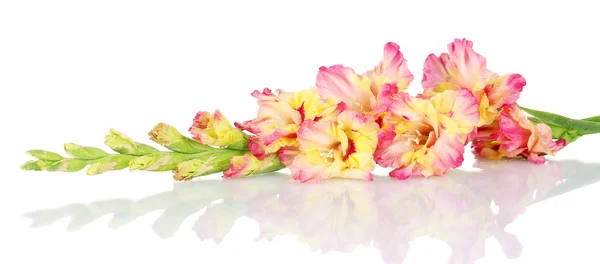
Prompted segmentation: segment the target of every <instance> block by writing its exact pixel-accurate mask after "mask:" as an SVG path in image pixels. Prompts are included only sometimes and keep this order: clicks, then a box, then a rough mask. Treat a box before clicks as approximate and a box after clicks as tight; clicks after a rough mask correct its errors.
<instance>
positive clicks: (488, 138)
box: [473, 106, 566, 163]
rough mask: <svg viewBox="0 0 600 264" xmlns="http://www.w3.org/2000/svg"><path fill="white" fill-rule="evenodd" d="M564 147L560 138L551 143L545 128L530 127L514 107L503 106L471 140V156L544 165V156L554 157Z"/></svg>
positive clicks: (548, 130) (519, 111) (535, 125)
mask: <svg viewBox="0 0 600 264" xmlns="http://www.w3.org/2000/svg"><path fill="white" fill-rule="evenodd" d="M565 145H566V141H565V140H564V139H562V138H561V139H559V140H557V141H553V140H552V130H551V129H550V127H548V125H546V124H543V123H540V124H533V123H532V122H531V121H529V120H528V119H527V117H526V116H525V114H524V113H523V111H521V110H520V109H518V108H517V107H516V106H505V107H504V108H503V109H502V111H501V113H500V116H499V117H498V119H497V120H495V121H494V122H493V123H492V124H491V125H488V126H484V127H482V128H481V129H479V130H478V133H477V136H476V137H475V139H474V140H473V148H474V150H475V154H476V155H478V156H482V157H485V158H489V159H500V158H503V157H506V158H515V157H524V158H527V159H529V160H530V161H532V162H534V163H544V162H546V158H544V155H547V154H550V155H555V154H556V152H557V151H559V150H560V149H562V148H563V147H564V146H565Z"/></svg>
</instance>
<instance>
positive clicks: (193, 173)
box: [173, 150, 244, 181]
mask: <svg viewBox="0 0 600 264" xmlns="http://www.w3.org/2000/svg"><path fill="white" fill-rule="evenodd" d="M243 153H244V152H243V151H236V150H222V151H218V152H217V153H214V154H211V155H205V156H202V157H198V158H195V159H191V160H187V161H183V162H180V163H178V164H177V166H176V167H175V170H174V171H175V175H173V179H175V180H177V181H187V180H191V179H193V178H195V177H199V176H204V175H209V174H213V173H217V172H222V171H224V170H226V169H228V168H229V165H230V160H231V158H232V157H233V156H237V155H242V154H243Z"/></svg>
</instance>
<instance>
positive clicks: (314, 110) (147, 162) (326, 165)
mask: <svg viewBox="0 0 600 264" xmlns="http://www.w3.org/2000/svg"><path fill="white" fill-rule="evenodd" d="M447 48H448V51H447V52H445V53H441V54H439V55H435V54H430V55H429V56H427V58H426V59H425V63H424V64H423V77H422V79H421V84H422V87H423V90H422V92H421V93H419V94H417V95H410V94H408V93H406V92H405V91H404V90H406V89H407V88H408V87H409V85H410V83H411V82H412V81H413V80H414V76H413V74H412V73H411V71H410V70H409V67H408V62H407V60H406V59H405V58H404V54H403V53H402V52H401V51H400V46H399V45H398V44H396V43H393V42H389V43H387V44H385V45H384V48H383V54H382V55H383V56H382V58H381V59H380V60H379V62H377V61H374V64H373V65H374V66H373V68H372V70H369V71H366V72H362V73H361V72H356V71H355V70H354V69H352V68H351V67H348V66H344V65H340V64H338V65H332V66H323V67H320V68H319V69H318V71H317V75H316V79H315V83H314V86H312V87H309V88H307V89H303V90H299V91H295V92H287V91H284V90H281V89H278V90H275V91H273V90H271V89H269V88H264V89H263V90H262V91H259V90H256V91H254V92H252V93H251V94H252V96H253V97H255V98H256V100H257V104H258V107H259V110H258V113H257V114H256V115H255V117H254V118H253V119H250V120H248V121H245V122H235V123H233V124H232V123H231V122H230V121H229V120H228V119H227V118H226V117H225V115H224V114H223V113H221V112H220V111H219V110H216V111H214V112H212V113H211V112H206V111H200V112H198V113H197V114H196V115H195V117H194V118H193V120H192V122H191V126H190V128H189V132H190V134H191V136H189V137H188V136H184V135H183V134H181V133H180V132H179V131H178V130H177V129H175V128H174V127H172V126H169V125H167V124H164V123H159V124H158V125H156V126H155V127H154V128H153V129H152V130H151V131H150V132H149V133H148V135H149V136H150V140H151V141H153V142H155V143H156V144H158V145H161V146H162V147H163V148H164V149H165V150H159V149H157V148H155V147H152V146H150V145H146V144H144V143H140V142H136V141H133V140H132V139H131V138H129V136H127V135H125V134H124V133H122V132H120V131H118V130H115V129H111V130H110V132H109V133H108V135H106V138H105V141H104V143H105V144H106V145H107V146H108V147H109V148H110V149H112V150H113V151H114V153H109V152H107V151H105V150H102V149H100V148H96V147H90V146H82V145H78V144H74V143H66V144H65V145H64V150H65V152H66V153H67V154H68V157H66V156H63V155H60V154H57V153H54V152H50V151H45V150H30V151H28V152H27V154H29V155H30V156H32V157H34V158H35V159H34V160H31V161H28V162H26V163H25V164H24V165H23V166H22V167H21V168H22V169H23V170H30V171H42V170H43V171H62V172H75V171H80V170H82V169H84V168H85V167H87V172H86V173H87V174H88V175H96V174H100V173H104V172H107V171H114V170H121V169H125V168H129V169H130V170H131V171H137V170H144V171H172V172H173V178H174V179H175V180H178V181H187V180H191V179H194V178H196V177H201V176H205V175H211V174H214V173H219V172H222V173H223V177H224V178H232V179H233V178H242V177H250V176H254V175H260V174H264V173H270V172H274V171H278V170H281V169H284V168H288V169H289V170H290V171H291V177H292V178H293V179H294V180H297V181H299V182H321V181H325V180H328V179H332V178H348V179H356V180H367V181H370V180H373V174H372V170H373V169H374V168H375V167H376V166H377V165H379V166H382V167H386V168H390V173H389V175H390V176H391V177H393V178H396V179H406V178H409V177H413V176H422V177H430V176H440V175H443V174H445V173H447V172H448V171H449V170H451V169H454V168H457V167H459V166H460V165H461V164H462V162H463V160H464V155H465V146H467V145H468V144H469V143H471V148H472V149H473V153H474V154H475V156H476V158H482V159H483V158H485V159H528V160H529V161H531V162H533V163H536V164H539V163H545V162H546V157H547V156H548V155H552V156H553V155H556V153H557V152H558V151H560V150H561V149H562V148H564V147H565V146H566V145H567V144H571V143H573V142H574V141H575V140H577V139H578V138H580V137H582V136H585V135H590V134H596V133H600V116H593V117H588V118H583V119H573V118H568V117H565V116H562V115H558V114H553V113H549V112H545V111H540V110H534V109H530V108H526V107H523V106H521V105H520V104H518V103H517V102H518V99H519V97H520V95H521V93H523V92H524V87H525V85H526V81H525V77H523V76H522V75H521V74H518V73H496V72H494V71H492V70H490V69H488V67H487V60H486V58H485V57H484V56H482V55H481V54H479V53H477V52H476V51H475V50H474V48H473V42H472V41H470V40H466V39H455V40H454V41H453V42H451V43H450V44H448V45H447Z"/></svg>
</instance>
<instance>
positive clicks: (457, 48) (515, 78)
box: [421, 39, 526, 125]
mask: <svg viewBox="0 0 600 264" xmlns="http://www.w3.org/2000/svg"><path fill="white" fill-rule="evenodd" d="M421 83H422V85H423V88H424V89H425V91H424V93H423V94H424V96H426V97H429V96H432V95H433V94H435V93H437V92H442V91H446V90H458V89H461V88H465V89H469V90H470V91H471V92H472V93H473V94H474V95H475V97H476V98H477V101H478V102H479V106H480V107H479V111H480V114H481V119H480V123H479V125H488V124H490V123H492V122H493V121H494V119H495V118H496V116H497V115H498V110H499V109H500V108H501V107H503V106H504V105H511V104H514V103H515V102H516V101H517V99H519V96H520V94H521V91H522V90H523V86H525V84H526V82H525V78H523V76H521V75H520V74H514V73H508V74H504V75H498V74H496V73H494V72H492V71H491V70H489V69H487V63H486V59H485V57H483V56H482V55H480V54H478V53H476V52H475V51H474V50H473V42H471V41H469V40H466V39H455V40H454V42H452V43H450V44H448V53H442V54H441V55H440V56H439V57H436V56H435V55H434V54H430V55H429V56H428V57H427V59H426V60H425V64H424V69H423V80H422V82H421Z"/></svg>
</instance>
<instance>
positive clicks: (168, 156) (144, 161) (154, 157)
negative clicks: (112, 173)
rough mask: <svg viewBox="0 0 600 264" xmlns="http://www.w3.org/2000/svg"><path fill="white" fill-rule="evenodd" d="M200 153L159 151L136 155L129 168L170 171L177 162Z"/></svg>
mask: <svg viewBox="0 0 600 264" xmlns="http://www.w3.org/2000/svg"><path fill="white" fill-rule="evenodd" d="M198 155H202V154H185V153H169V152H159V153H152V154H149V155H145V156H141V157H137V158H134V159H132V160H131V162H130V163H129V169H131V170H146V171H170V170H173V169H175V167H176V166H177V163H180V162H182V161H186V160H189V159H192V158H195V157H197V156H198Z"/></svg>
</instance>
